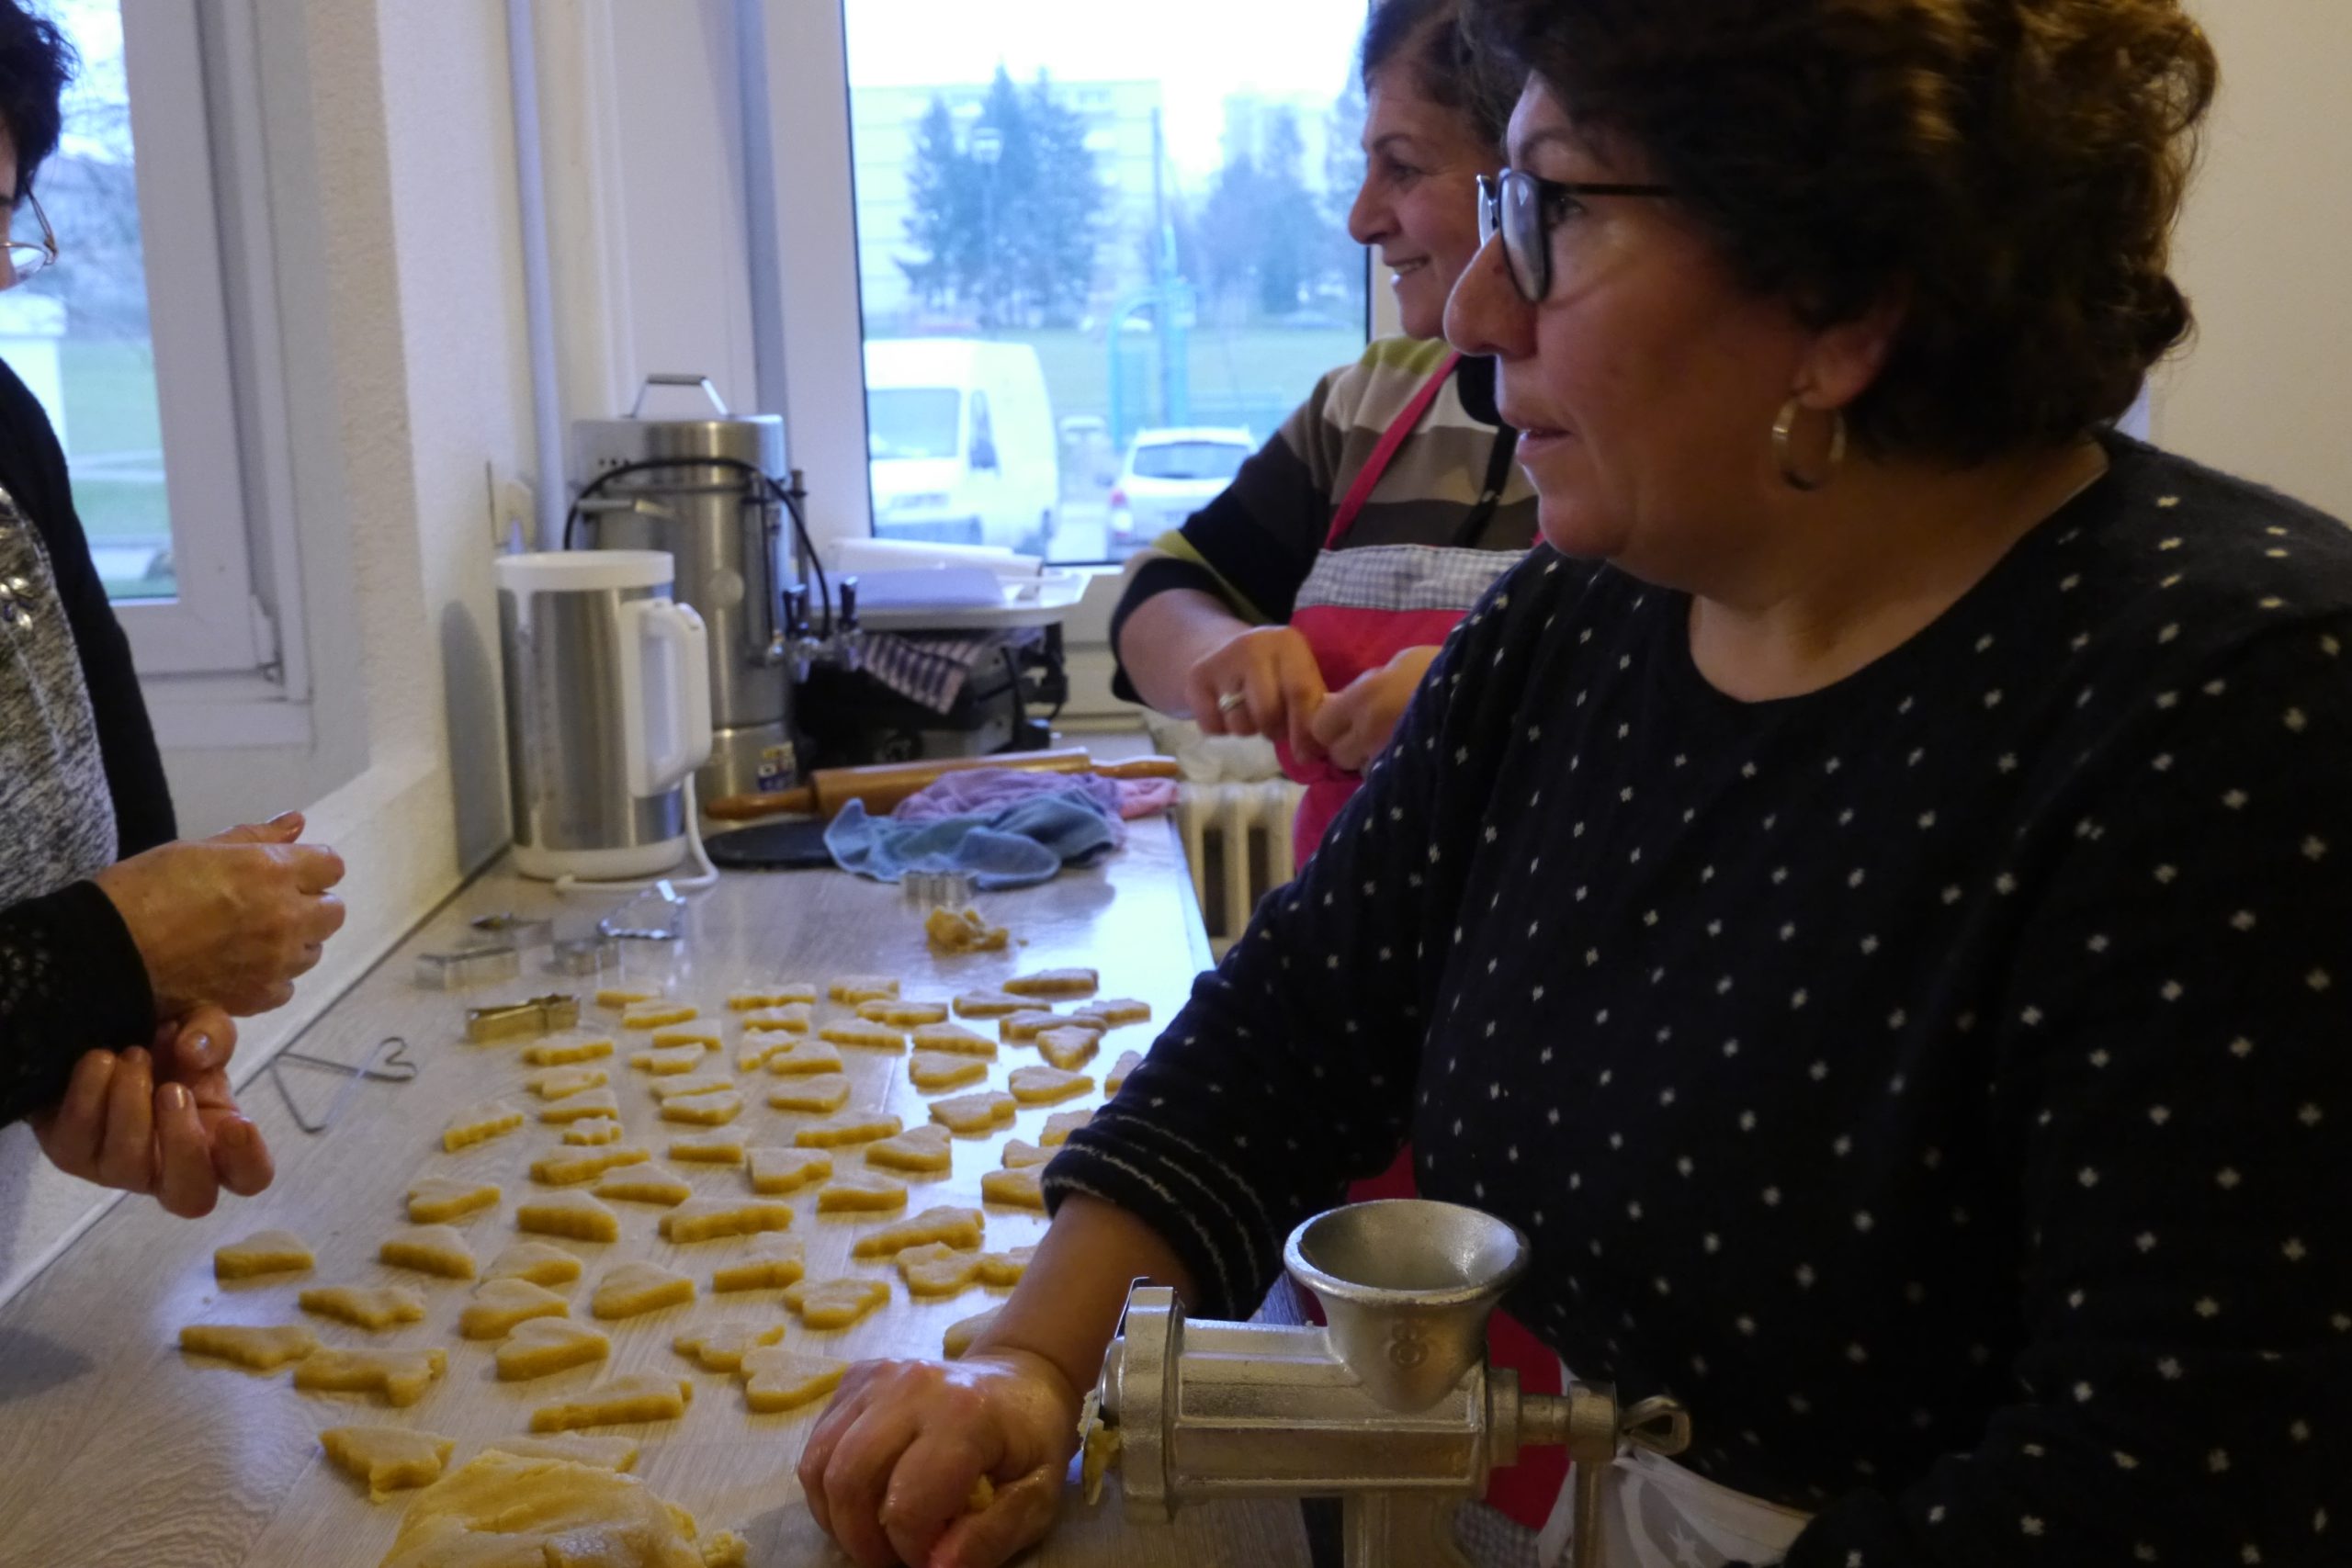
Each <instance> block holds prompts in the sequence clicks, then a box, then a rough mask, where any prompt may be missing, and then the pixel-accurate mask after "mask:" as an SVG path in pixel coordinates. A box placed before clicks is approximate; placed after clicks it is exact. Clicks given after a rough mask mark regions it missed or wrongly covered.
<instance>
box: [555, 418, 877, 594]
mask: <svg viewBox="0 0 2352 1568" xmlns="http://www.w3.org/2000/svg"><path fill="white" fill-rule="evenodd" d="M666 468H725V469H727V470H728V471H729V472H731V473H738V474H741V475H743V476H744V477H745V478H746V479H751V480H752V481H753V483H754V485H755V487H756V489H757V490H758V491H759V492H760V495H761V498H762V499H763V500H764V501H766V502H769V503H770V504H771V505H775V506H781V507H782V508H783V509H784V513H785V515H786V516H787V517H789V518H791V519H792V532H793V536H794V537H795V538H797V540H799V542H800V552H801V555H802V556H803V558H806V559H807V561H808V562H809V572H810V574H811V575H813V576H814V577H815V578H816V579H817V607H818V609H819V610H820V611H821V612H822V613H823V615H824V627H823V635H825V636H827V637H831V635H832V633H833V594H832V586H831V583H830V582H829V581H827V580H826V577H825V563H824V562H823V561H822V560H820V559H819V558H818V556H817V543H816V541H815V540H814V539H812V538H810V537H809V520H808V517H807V515H806V514H805V513H802V511H801V509H800V501H799V492H798V491H797V489H787V488H786V487H785V486H783V485H780V484H778V483H776V481H775V476H774V475H772V474H770V473H769V472H768V471H767V470H766V469H764V468H761V467H759V466H758V465H757V464H755V463H747V462H745V461H743V460H742V459H741V457H640V458H638V459H636V460H634V461H631V462H627V463H616V464H615V465H614V466H613V467H611V468H606V469H605V470H604V471H603V472H602V473H600V474H598V475H597V476H596V477H595V478H594V479H590V480H589V481H588V482H587V483H586V484H584V485H582V486H581V487H580V493H579V494H578V495H577V496H575V497H573V498H572V502H571V508H570V510H568V511H567V512H565V513H564V514H563V547H564V548H565V549H567V550H568V549H571V548H572V540H573V538H574V536H576V534H577V532H578V530H579V526H580V523H581V520H582V518H583V517H584V516H585V515H586V513H584V512H582V509H581V507H582V502H586V501H588V500H590V499H591V498H593V497H594V496H595V495H597V494H598V493H599V492H601V491H603V490H604V489H605V486H606V485H609V484H611V483H612V482H613V481H614V480H615V479H626V478H628V476H629V475H631V474H642V473H650V472H652V471H655V470H658V469H666Z"/></svg>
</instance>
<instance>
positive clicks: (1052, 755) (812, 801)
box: [702, 746, 1182, 822]
mask: <svg viewBox="0 0 2352 1568" xmlns="http://www.w3.org/2000/svg"><path fill="white" fill-rule="evenodd" d="M974 768H1013V769H1017V770H1019V771H1021V772H1023V773H1093V774H1095V775H1097V776H1098V777H1102V778H1106V779H1172V778H1180V777H1182V773H1181V772H1180V771H1179V770H1178V768H1177V766H1176V759H1174V758H1173V757H1131V758H1129V759H1127V760H1126V761H1119V762H1104V761H1095V760H1094V758H1092V757H1091V756H1089V755H1088V754H1087V753H1086V750H1084V749H1083V748H1082V747H1077V746H1071V747H1066V748H1064V749H1062V750H1057V751H1008V752H1005V753H1003V754H1001V755H1000V756H994V757H934V758H931V759H928V760H926V761H920V762H876V763H874V764H873V765H872V766H870V767H864V768H820V769H818V770H817V771H816V772H815V773H812V774H810V775H809V782H808V783H807V784H803V785H801V786H800V787H799V788H798V789H780V790H771V791H769V792H767V793H766V794H763V795H725V796H722V797H721V798H719V799H718V800H714V801H711V802H710V803H709V804H707V805H706V806H705V807H703V808H702V809H703V813H704V815H706V816H709V817H716V818H718V819H719V820H721V821H724V822H748V821H751V820H752V819H753V818H760V817H778V816H782V815H784V814H786V813H787V812H797V813H800V814H803V815H813V816H818V817H823V818H831V817H833V816H834V815H835V814H837V813H838V812H839V811H840V810H841V808H842V807H844V806H847V805H848V804H849V803H850V802H851V801H853V800H858V801H864V802H865V809H866V810H868V811H871V812H875V813H876V814H879V813H881V812H885V811H888V810H889V809H890V808H891V807H894V806H896V805H898V804H899V802H900V801H902V800H904V799H906V798H907V796H909V795H914V794H916V793H918V792H919V791H921V790H922V788H923V787H924V786H925V785H927V784H930V783H931V782H932V781H933V780H934V779H936V778H938V777H939V776H940V775H941V774H943V773H968V772H969V771H971V770H972V769H974Z"/></svg>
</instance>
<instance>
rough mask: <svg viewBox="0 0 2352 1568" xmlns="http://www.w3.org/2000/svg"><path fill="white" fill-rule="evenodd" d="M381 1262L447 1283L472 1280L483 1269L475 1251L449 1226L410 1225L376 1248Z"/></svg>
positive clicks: (387, 1238) (397, 1231)
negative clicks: (449, 1281) (432, 1276)
mask: <svg viewBox="0 0 2352 1568" xmlns="http://www.w3.org/2000/svg"><path fill="white" fill-rule="evenodd" d="M376 1257H377V1258H378V1260H379V1261H380V1262H384V1263H389V1264H390V1265H391V1266H392V1267H393V1268H395V1269H415V1270H416V1271H417V1272H418V1273H420V1274H438V1275H439V1276H441V1278H443V1279H445V1280H470V1279H472V1278H473V1277H474V1275H475V1274H476V1273H478V1272H479V1271H480V1270H479V1269H477V1268H476V1267H475V1264H474V1254H473V1248H471V1247H468V1246H467V1245H466V1238H465V1237H464V1236H462V1235H459V1234H458V1232H457V1230H456V1229H455V1228H454V1227H452V1226H449V1225H409V1226H406V1227H404V1228H403V1229H401V1230H396V1231H394V1232H393V1233H392V1234H391V1235H388V1236H386V1237H385V1238H384V1244H383V1245H382V1246H381V1247H378V1248H377V1249H376Z"/></svg>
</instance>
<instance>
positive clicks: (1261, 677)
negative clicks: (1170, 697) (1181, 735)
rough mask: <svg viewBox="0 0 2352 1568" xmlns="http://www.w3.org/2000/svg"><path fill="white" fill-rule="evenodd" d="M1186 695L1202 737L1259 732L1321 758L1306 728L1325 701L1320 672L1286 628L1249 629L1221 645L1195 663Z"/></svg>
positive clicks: (1310, 652)
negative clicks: (1286, 741) (1285, 741)
mask: <svg viewBox="0 0 2352 1568" xmlns="http://www.w3.org/2000/svg"><path fill="white" fill-rule="evenodd" d="M1184 695H1185V699H1186V701H1187V703H1188V704H1189V705H1190V706H1191V708H1192V711H1193V722H1194V723H1196V724H1198V725H1199V726H1200V727H1201V733H1202V734H1204V735H1263V736H1265V737H1267V738H1268V739H1274V740H1288V741H1289V742H1290V749H1291V752H1292V754H1293V755H1294V756H1296V757H1298V758H1299V759H1300V760H1302V761H1309V762H1317V761H1322V759H1323V743H1322V742H1321V741H1319V740H1317V739H1315V735H1314V732H1313V731H1312V730H1311V729H1309V728H1307V727H1308V724H1309V723H1310V721H1312V720H1313V718H1314V717H1315V710H1316V709H1317V708H1319V707H1321V706H1322V705H1323V698H1324V695H1325V693H1324V688H1323V671H1322V669H1321V667H1320V666H1318V665H1317V663H1316V662H1315V650H1314V649H1311V648H1309V647H1308V646H1307V644H1306V638H1305V637H1301V636H1300V635H1299V634H1298V633H1297V632H1295V631H1294V630H1292V629H1291V628H1290V627H1288V626H1257V627H1253V628H1252V629H1250V630H1249V631H1246V632H1243V633H1241V634H1240V635H1239V636H1238V637H1234V638H1233V639H1232V640H1231V641H1229V642H1227V643H1225V644H1224V645H1222V646H1221V647H1219V648H1218V649H1216V651H1215V652H1212V653H1210V654H1208V655H1207V656H1205V657H1204V658H1203V659H1202V660H1200V662H1198V663H1197V664H1194V665H1193V669H1192V672H1191V673H1190V674H1189V675H1187V676H1186V677H1185V678H1184Z"/></svg>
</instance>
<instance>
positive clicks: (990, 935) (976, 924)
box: [922, 906, 1012, 953]
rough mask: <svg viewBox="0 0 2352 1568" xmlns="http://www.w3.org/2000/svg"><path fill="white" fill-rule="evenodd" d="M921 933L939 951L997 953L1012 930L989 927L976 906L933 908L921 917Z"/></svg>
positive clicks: (1009, 936) (1010, 935)
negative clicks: (972, 907) (971, 907)
mask: <svg viewBox="0 0 2352 1568" xmlns="http://www.w3.org/2000/svg"><path fill="white" fill-rule="evenodd" d="M922 934H923V936H924V938H925V940H927V941H928V942H930V943H931V945H932V946H933V948H935V949H937V950H938V951H939V952H941V953H1001V952H1003V951H1004V944H1005V943H1006V942H1009V941H1010V940H1012V932H1011V931H1008V930H1006V929H1005V928H1004V927H1002V926H992V925H990V924H989V923H988V921H986V920H984V919H981V918H980V912H979V911H978V909H970V908H966V909H950V908H945V907H944V906H941V907H939V908H933V910H932V911H931V913H930V914H928V915H925V916H924V917H923V919H922Z"/></svg>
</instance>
